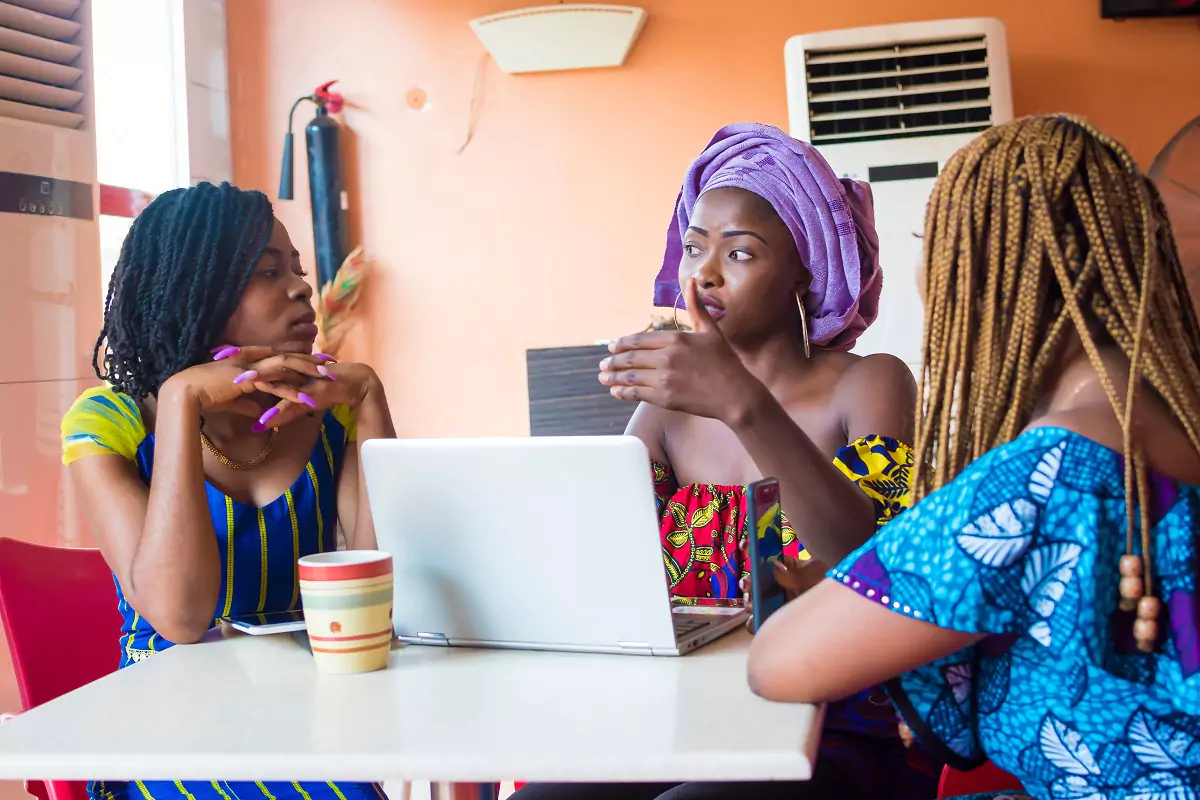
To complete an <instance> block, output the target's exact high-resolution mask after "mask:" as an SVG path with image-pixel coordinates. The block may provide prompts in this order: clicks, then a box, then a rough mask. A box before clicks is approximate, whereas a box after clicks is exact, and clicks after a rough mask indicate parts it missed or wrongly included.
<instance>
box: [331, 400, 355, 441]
mask: <svg viewBox="0 0 1200 800" xmlns="http://www.w3.org/2000/svg"><path fill="white" fill-rule="evenodd" d="M330 413H332V414H333V418H334V419H336V420H337V421H338V424H339V425H341V426H342V428H343V429H344V430H345V431H346V443H347V444H349V443H350V442H357V441H358V424H357V423H356V422H355V417H354V409H352V408H351V407H350V406H334V407H333V408H331V409H330Z"/></svg>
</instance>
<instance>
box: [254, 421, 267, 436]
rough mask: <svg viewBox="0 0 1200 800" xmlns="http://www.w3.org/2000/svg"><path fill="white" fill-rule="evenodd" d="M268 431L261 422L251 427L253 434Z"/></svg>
mask: <svg viewBox="0 0 1200 800" xmlns="http://www.w3.org/2000/svg"><path fill="white" fill-rule="evenodd" d="M266 429H267V426H266V425H263V424H262V423H261V422H256V423H254V424H253V425H251V426H250V432H251V433H262V432H263V431H265V430H266Z"/></svg>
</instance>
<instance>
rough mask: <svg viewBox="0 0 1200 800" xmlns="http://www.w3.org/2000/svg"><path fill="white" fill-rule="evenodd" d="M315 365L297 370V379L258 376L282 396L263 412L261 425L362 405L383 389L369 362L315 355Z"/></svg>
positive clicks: (260, 383) (262, 384) (263, 387)
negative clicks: (342, 362) (335, 359)
mask: <svg viewBox="0 0 1200 800" xmlns="http://www.w3.org/2000/svg"><path fill="white" fill-rule="evenodd" d="M311 358H313V359H314V360H315V361H316V363H315V364H313V365H312V368H311V369H303V368H302V369H300V370H298V371H297V376H298V377H297V378H296V379H295V380H287V379H284V380H278V381H266V382H264V381H263V380H262V378H261V377H260V378H256V379H255V387H256V388H257V389H259V390H260V391H263V392H266V393H268V394H271V395H274V396H275V397H278V398H280V400H279V402H278V403H276V404H275V405H274V406H272V407H271V408H268V409H267V410H266V411H265V412H263V413H262V414H261V416H260V417H259V419H258V423H257V425H258V426H259V427H260V428H262V429H265V428H268V427H270V428H280V427H283V426H284V425H287V424H288V423H289V422H292V421H294V420H296V419H297V418H299V417H302V416H305V415H306V414H312V413H314V412H316V411H325V410H327V409H330V408H333V407H334V406H340V405H345V406H349V407H350V408H354V409H356V408H358V407H359V406H360V405H362V404H363V402H365V401H366V399H367V397H368V396H369V395H370V394H371V393H372V392H379V391H381V390H382V384H381V383H380V380H379V376H378V375H376V374H375V370H373V369H371V368H370V367H368V366H367V365H366V364H354V363H347V364H339V363H338V362H336V361H334V360H333V359H331V358H330V357H329V356H320V355H318V356H312V357H311Z"/></svg>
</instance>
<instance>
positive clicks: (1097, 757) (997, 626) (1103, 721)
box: [829, 428, 1200, 800]
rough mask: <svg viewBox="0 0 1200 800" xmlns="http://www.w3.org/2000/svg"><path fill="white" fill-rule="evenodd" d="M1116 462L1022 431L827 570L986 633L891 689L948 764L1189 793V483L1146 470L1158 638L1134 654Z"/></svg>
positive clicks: (1199, 495) (1194, 680) (1038, 793)
mask: <svg viewBox="0 0 1200 800" xmlns="http://www.w3.org/2000/svg"><path fill="white" fill-rule="evenodd" d="M1123 467H1124V459H1123V458H1122V456H1121V455H1120V454H1118V453H1116V452H1114V451H1112V450H1110V449H1108V448H1106V447H1103V446H1101V445H1099V444H1097V443H1095V442H1093V441H1091V440H1090V439H1086V438H1084V437H1082V436H1080V435H1078V434H1075V433H1071V432H1069V431H1066V430H1062V429H1059V428H1039V429H1035V430H1032V431H1030V432H1027V433H1025V434H1024V435H1022V436H1020V437H1019V438H1017V439H1016V440H1014V441H1013V442H1010V443H1009V444H1007V445H1005V446H1003V447H999V448H997V449H995V450H993V451H991V452H989V453H988V454H986V455H985V456H984V457H982V458H980V459H979V460H978V461H976V462H975V463H974V464H972V465H971V466H970V467H968V468H967V469H966V470H964V472H963V473H962V474H961V475H960V476H959V477H958V478H957V479H956V480H955V481H953V482H952V483H951V484H950V485H948V486H946V487H944V488H943V489H942V490H940V491H938V492H936V493H934V494H932V495H930V496H929V497H928V498H926V499H925V500H924V501H923V502H921V503H919V504H917V506H916V507H915V508H913V509H912V510H910V511H909V512H907V513H906V514H902V515H900V517H899V518H898V519H896V520H895V521H894V522H892V523H891V524H889V525H888V526H886V527H885V528H883V529H882V530H881V531H880V533H879V534H878V535H877V536H876V537H875V538H874V539H872V540H871V541H870V542H868V543H867V544H866V545H864V546H863V547H862V548H860V549H859V550H858V551H857V552H855V553H854V554H852V555H851V556H850V557H849V558H847V559H846V560H845V561H844V562H843V563H842V564H841V565H839V566H838V567H837V568H836V569H834V570H831V571H830V573H829V575H830V577H832V578H834V579H835V580H837V581H839V582H840V583H842V584H843V585H845V586H846V587H847V588H849V589H852V590H854V591H856V592H858V593H859V594H861V595H862V596H863V597H866V598H868V599H870V600H872V601H873V602H878V603H880V604H881V605H883V606H885V607H887V608H888V609H890V610H892V611H894V612H896V613H898V614H904V615H907V616H910V617H913V618H915V619H921V620H925V621H927V622H931V623H933V624H935V625H938V626H940V627H943V628H948V629H952V630H957V631H962V632H964V633H979V634H987V638H986V639H984V640H983V641H982V642H980V643H979V644H977V645H975V646H973V647H970V648H967V649H965V650H963V651H961V652H959V653H956V654H954V655H952V656H950V657H948V658H945V659H943V660H941V661H938V662H935V663H933V664H930V665H927V666H925V667H921V668H920V669H917V670H914V671H913V672H910V673H908V674H905V675H903V676H901V677H900V678H898V679H897V680H895V681H893V682H892V683H891V684H890V685H889V687H888V688H889V692H890V693H891V694H892V697H893V700H894V701H895V702H896V704H897V706H898V707H899V708H900V710H901V712H902V713H903V715H904V716H905V718H906V721H907V722H908V724H909V726H910V727H911V728H912V730H913V731H914V733H916V734H917V735H918V736H919V737H920V738H921V740H922V742H923V743H924V744H925V745H926V746H927V747H929V748H930V749H931V751H932V752H934V753H937V754H939V755H941V756H943V757H944V758H945V760H946V761H947V763H949V764H951V765H952V766H955V767H958V768H960V769H969V768H971V767H973V766H976V765H978V764H980V763H982V762H983V761H984V760H985V759H988V758H990V759H991V760H992V761H993V762H994V763H995V764H996V765H998V766H999V767H1001V768H1002V769H1005V770H1007V771H1008V772H1011V773H1012V774H1013V775H1015V776H1016V777H1018V778H1019V779H1020V780H1021V781H1022V782H1023V783H1024V785H1025V787H1026V791H1027V792H1028V793H1029V794H1030V795H1032V796H1033V797H1036V798H1047V799H1049V798H1053V800H1200V675H1198V674H1197V673H1198V672H1200V636H1198V633H1200V628H1198V626H1197V620H1198V619H1200V607H1198V605H1197V595H1196V571H1197V534H1198V533H1200V526H1198V521H1197V515H1198V512H1200V489H1198V488H1197V487H1194V486H1186V485H1181V484H1179V483H1177V482H1175V481H1172V480H1170V479H1167V478H1165V477H1163V476H1160V475H1155V474H1153V473H1151V475H1150V481H1151V505H1152V508H1151V509H1150V513H1151V519H1152V521H1153V524H1154V530H1153V535H1152V537H1151V548H1152V564H1153V568H1154V575H1155V585H1154V594H1155V595H1156V596H1157V597H1159V598H1161V599H1162V601H1163V606H1164V612H1163V619H1161V620H1160V630H1162V631H1163V641H1162V642H1161V646H1160V647H1159V649H1158V651H1157V652H1156V653H1153V654H1143V653H1140V652H1138V651H1137V650H1136V648H1135V647H1134V643H1133V620H1134V615H1133V614H1132V613H1126V612H1121V611H1119V610H1118V607H1117V601H1118V594H1117V586H1118V581H1119V578H1120V576H1119V573H1118V569H1117V567H1118V562H1119V561H1120V559H1121V556H1122V555H1124V554H1125V547H1126V522H1125V520H1126V516H1125V513H1126V512H1125V487H1124V477H1123V475H1124V473H1123ZM1135 539H1140V537H1137V536H1135ZM1135 552H1137V553H1140V552H1141V548H1140V544H1139V543H1138V542H1135Z"/></svg>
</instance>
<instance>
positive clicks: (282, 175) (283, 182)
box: [279, 131, 294, 200]
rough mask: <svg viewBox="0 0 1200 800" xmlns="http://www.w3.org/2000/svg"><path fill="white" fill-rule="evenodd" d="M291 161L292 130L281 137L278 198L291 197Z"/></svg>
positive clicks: (288, 198)
mask: <svg viewBox="0 0 1200 800" xmlns="http://www.w3.org/2000/svg"><path fill="white" fill-rule="evenodd" d="M293 163H294V159H293V158H292V132H291V131H288V132H287V133H286V134H284V137H283V167H282V168H281V169H280V171H279V199H280V200H291V199H293V191H292V179H293V175H292V173H293Z"/></svg>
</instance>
